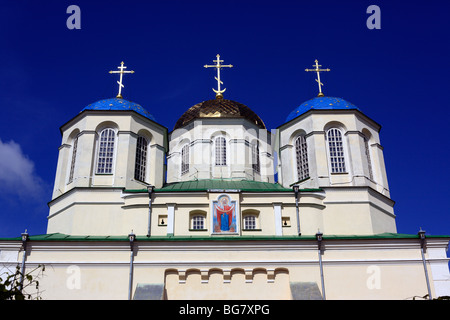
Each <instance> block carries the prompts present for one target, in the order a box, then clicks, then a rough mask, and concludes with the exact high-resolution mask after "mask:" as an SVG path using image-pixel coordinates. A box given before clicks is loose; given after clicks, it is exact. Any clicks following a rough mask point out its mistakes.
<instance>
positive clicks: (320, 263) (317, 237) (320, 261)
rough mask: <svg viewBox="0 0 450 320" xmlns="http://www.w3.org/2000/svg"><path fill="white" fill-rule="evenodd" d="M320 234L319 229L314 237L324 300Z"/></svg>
mask: <svg viewBox="0 0 450 320" xmlns="http://www.w3.org/2000/svg"><path fill="white" fill-rule="evenodd" d="M322 236H323V233H322V232H320V230H318V231H317V233H316V239H317V250H318V253H319V267H320V282H321V284H322V300H326V296H325V283H324V281H323V265H322V239H323V238H322Z"/></svg>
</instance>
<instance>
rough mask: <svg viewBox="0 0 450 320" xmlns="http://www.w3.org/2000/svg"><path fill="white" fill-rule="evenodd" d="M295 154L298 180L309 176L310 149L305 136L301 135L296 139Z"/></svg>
mask: <svg viewBox="0 0 450 320" xmlns="http://www.w3.org/2000/svg"><path fill="white" fill-rule="evenodd" d="M295 156H296V159H297V178H298V181H300V180H304V179H306V178H309V165H308V149H307V147H306V139H305V136H299V137H298V138H297V139H296V140H295Z"/></svg>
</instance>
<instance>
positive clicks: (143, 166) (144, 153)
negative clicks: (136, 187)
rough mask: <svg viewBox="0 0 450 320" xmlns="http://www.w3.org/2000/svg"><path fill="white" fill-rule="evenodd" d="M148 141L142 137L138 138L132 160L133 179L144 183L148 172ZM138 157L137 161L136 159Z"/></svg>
mask: <svg viewBox="0 0 450 320" xmlns="http://www.w3.org/2000/svg"><path fill="white" fill-rule="evenodd" d="M148 144H149V142H148V139H147V138H146V137H144V136H138V137H137V139H136V156H135V159H134V179H135V180H137V181H141V182H146V180H147V172H148V170H147V169H148V153H149V148H148ZM138 156H139V159H138Z"/></svg>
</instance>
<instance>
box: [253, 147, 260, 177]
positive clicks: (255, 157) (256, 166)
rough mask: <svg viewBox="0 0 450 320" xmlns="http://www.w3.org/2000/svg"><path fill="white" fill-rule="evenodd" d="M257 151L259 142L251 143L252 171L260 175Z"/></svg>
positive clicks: (258, 153) (258, 152)
mask: <svg viewBox="0 0 450 320" xmlns="http://www.w3.org/2000/svg"><path fill="white" fill-rule="evenodd" d="M260 157H261V156H260V151H259V141H256V142H253V143H252V169H253V171H254V172H256V173H259V174H261V158H260Z"/></svg>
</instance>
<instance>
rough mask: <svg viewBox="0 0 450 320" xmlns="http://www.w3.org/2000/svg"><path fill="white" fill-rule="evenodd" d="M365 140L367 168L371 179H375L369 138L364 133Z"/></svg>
mask: <svg viewBox="0 0 450 320" xmlns="http://www.w3.org/2000/svg"><path fill="white" fill-rule="evenodd" d="M363 141H364V152H365V155H366V160H367V169H368V170H369V179H370V180H372V181H373V180H374V179H373V177H374V176H373V166H372V157H371V154H370V146H369V138H368V137H367V136H366V135H365V134H363Z"/></svg>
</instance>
